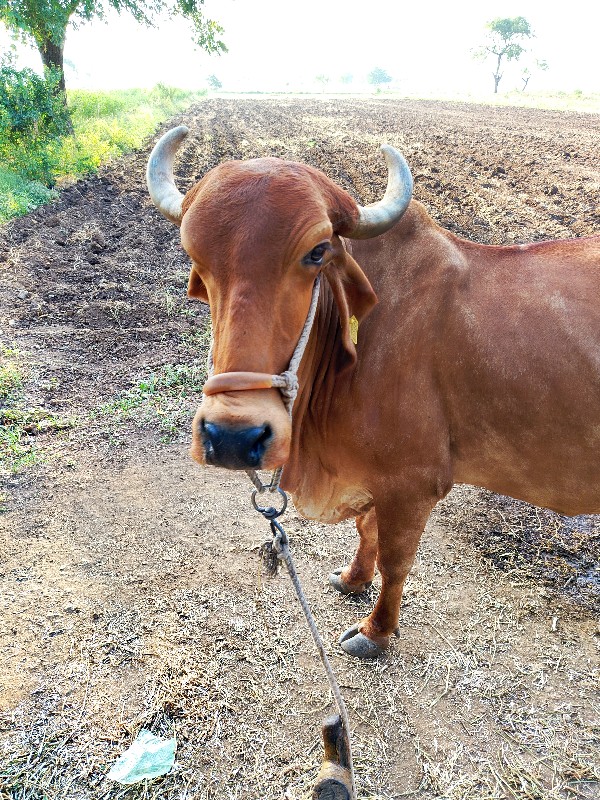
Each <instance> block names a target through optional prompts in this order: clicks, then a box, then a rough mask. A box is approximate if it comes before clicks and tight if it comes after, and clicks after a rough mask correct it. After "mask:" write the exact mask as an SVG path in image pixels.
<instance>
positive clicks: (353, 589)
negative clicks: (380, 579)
mask: <svg viewBox="0 0 600 800" xmlns="http://www.w3.org/2000/svg"><path fill="white" fill-rule="evenodd" d="M329 583H330V585H331V586H333V588H334V589H335V590H336V592H339V593H340V594H362V593H363V592H366V591H367V589H370V588H371V584H372V583H373V581H366V582H365V583H359V584H358V585H357V586H350V585H349V584H348V583H346V582H345V581H343V580H342V570H341V568H340V569H334V571H333V572H330V573H329Z"/></svg>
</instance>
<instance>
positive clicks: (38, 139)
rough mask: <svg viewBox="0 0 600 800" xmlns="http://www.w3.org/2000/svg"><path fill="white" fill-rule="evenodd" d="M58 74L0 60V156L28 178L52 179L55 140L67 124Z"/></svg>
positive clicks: (44, 181)
mask: <svg viewBox="0 0 600 800" xmlns="http://www.w3.org/2000/svg"><path fill="white" fill-rule="evenodd" d="M58 82H59V78H58V74H57V73H56V72H53V71H52V70H47V71H46V73H45V75H44V77H41V76H40V75H38V74H37V73H36V72H34V71H33V70H31V69H22V70H17V69H15V68H14V67H13V66H12V64H11V63H10V62H6V61H5V62H2V63H1V64H0V156H1V157H2V161H3V163H4V166H5V167H8V168H9V169H12V170H13V171H14V172H17V173H19V174H20V175H21V176H23V177H24V178H27V179H28V180H31V181H41V182H42V183H45V184H46V185H47V186H52V185H53V183H54V172H55V169H56V147H55V144H56V142H57V140H58V139H59V137H60V136H62V135H63V134H65V133H67V132H68V130H69V128H70V120H69V115H68V113H67V109H66V107H65V105H64V101H63V98H62V97H61V95H60V93H59V92H58Z"/></svg>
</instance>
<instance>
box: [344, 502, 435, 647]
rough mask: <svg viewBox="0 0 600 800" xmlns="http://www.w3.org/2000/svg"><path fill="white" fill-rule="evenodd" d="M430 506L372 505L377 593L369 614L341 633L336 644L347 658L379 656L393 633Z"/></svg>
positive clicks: (431, 506) (396, 626) (395, 629)
mask: <svg viewBox="0 0 600 800" xmlns="http://www.w3.org/2000/svg"><path fill="white" fill-rule="evenodd" d="M433 505H434V503H431V505H429V504H428V505H427V506H426V507H424V506H422V505H421V504H419V505H413V504H406V503H404V504H402V505H401V504H398V505H395V504H393V503H384V504H378V505H376V511H377V519H378V523H379V526H378V527H379V536H378V554H377V566H378V568H379V571H380V573H381V593H380V595H379V598H378V600H377V603H376V604H375V608H374V609H373V611H372V612H371V614H370V615H369V616H368V617H366V618H365V619H363V620H361V621H360V622H358V623H357V624H356V625H353V626H352V627H351V628H349V629H348V630H347V631H346V632H345V633H344V634H342V636H341V638H340V644H341V646H342V648H343V649H344V650H345V651H346V652H347V653H349V654H350V655H353V656H356V657H357V658H375V657H376V656H378V655H380V654H381V653H383V651H384V650H385V649H386V648H387V646H388V645H389V643H390V638H391V636H392V634H393V633H395V632H396V631H397V628H398V615H399V613H400V603H401V600H402V590H403V588H404V581H405V580H406V576H407V575H408V573H409V572H410V569H411V567H412V565H413V562H414V560H415V555H416V553H417V547H418V544H419V539H420V538H421V534H422V533H423V529H424V528H425V524H426V522H427V518H428V517H429V514H430V512H431V509H432V508H433Z"/></svg>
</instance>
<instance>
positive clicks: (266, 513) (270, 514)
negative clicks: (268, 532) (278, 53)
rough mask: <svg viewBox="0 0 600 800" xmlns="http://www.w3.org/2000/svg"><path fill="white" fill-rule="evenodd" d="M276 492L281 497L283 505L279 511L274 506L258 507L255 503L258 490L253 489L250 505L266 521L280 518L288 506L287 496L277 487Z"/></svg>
mask: <svg viewBox="0 0 600 800" xmlns="http://www.w3.org/2000/svg"><path fill="white" fill-rule="evenodd" d="M277 491H278V492H279V494H280V495H281V496H282V497H283V505H282V506H281V508H280V509H279V511H278V510H277V509H276V508H275V507H274V506H259V505H258V503H257V502H256V495H257V494H258V489H254V491H253V492H252V505H253V506H254V508H255V509H256V510H257V511H258V512H259V513H260V514H262V515H263V517H266V518H267V519H277V517H280V516H281V515H282V514H283V512H284V511H285V510H286V508H287V504H288V496H287V494H286V493H285V492H284V491H283V489H281V488H280V487H279V486H278V487H277Z"/></svg>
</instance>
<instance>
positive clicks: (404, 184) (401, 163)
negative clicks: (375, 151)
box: [346, 144, 413, 239]
mask: <svg viewBox="0 0 600 800" xmlns="http://www.w3.org/2000/svg"><path fill="white" fill-rule="evenodd" d="M381 149H382V151H383V155H384V156H385V160H386V162H387V166H388V184H387V189H386V190H385V194H384V196H383V200H380V201H379V202H378V203H374V204H373V205H372V206H359V207H358V210H359V217H358V222H357V223H356V226H355V228H354V229H353V230H352V231H351V232H350V233H347V234H346V236H348V237H349V238H350V239H371V238H372V237H373V236H379V234H380V233H385V232H386V231H387V230H389V229H390V228H391V227H392V225H395V224H396V222H398V220H399V219H400V217H401V216H402V214H404V212H405V211H406V209H407V208H408V204H409V203H410V198H411V197H412V190H413V179H412V175H411V174H410V168H409V166H408V164H407V163H406V160H405V158H404V156H403V155H402V154H401V153H399V152H398V151H397V150H395V149H394V148H393V147H390V146H389V145H387V144H384V145H382V146H381Z"/></svg>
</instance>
